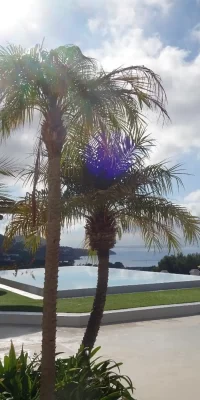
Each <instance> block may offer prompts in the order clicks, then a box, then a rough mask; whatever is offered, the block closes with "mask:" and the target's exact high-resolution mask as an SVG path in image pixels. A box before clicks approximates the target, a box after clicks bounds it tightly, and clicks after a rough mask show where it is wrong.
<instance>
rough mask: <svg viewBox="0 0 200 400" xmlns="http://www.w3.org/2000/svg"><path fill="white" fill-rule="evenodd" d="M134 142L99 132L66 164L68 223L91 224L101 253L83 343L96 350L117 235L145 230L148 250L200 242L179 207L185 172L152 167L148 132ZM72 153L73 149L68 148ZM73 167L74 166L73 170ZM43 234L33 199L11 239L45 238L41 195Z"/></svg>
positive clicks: (40, 196)
mask: <svg viewBox="0 0 200 400" xmlns="http://www.w3.org/2000/svg"><path fill="white" fill-rule="evenodd" d="M131 136H132V139H130V138H129V137H127V136H126V135H124V134H121V133H119V132H118V133H115V134H113V135H112V134H110V135H108V136H106V135H105V134H102V133H98V134H96V136H95V137H94V138H93V139H91V140H90V141H89V144H88V145H86V146H84V147H82V143H81V145H80V146H79V144H78V143H77V149H78V151H77V153H76V154H77V157H76V158H75V159H74V155H73V156H72V158H71V162H69V157H70V154H68V155H67V163H66V161H65V159H64V160H63V163H62V169H61V181H62V184H63V187H64V190H63V196H62V221H63V223H64V222H66V223H67V224H71V223H72V221H76V220H77V219H84V220H85V221H86V225H85V230H86V239H87V241H88V244H89V247H90V248H91V249H92V250H95V251H96V252H97V256H98V261H99V264H98V280H97V289H96V295H95V298H94V303H93V308H92V312H91V314H90V318H89V322H88V326H87V329H86V331H85V335H84V338H83V344H84V346H85V347H87V348H90V349H91V348H92V347H93V346H94V343H95V340H96V337H97V335H98V331H99V328H100V323H101V319H102V316H103V310H104V306H105V300H106V292H107V286H108V275H109V250H110V249H111V248H113V247H114V244H115V242H116V237H117V235H119V236H120V235H121V234H122V233H123V232H133V233H134V232H135V231H140V232H141V234H142V237H143V239H144V242H145V244H146V246H147V247H148V248H150V247H152V246H155V247H158V248H162V247H163V246H167V247H168V249H169V250H172V249H176V250H177V249H179V246H180V237H179V234H180V233H181V234H182V235H183V238H184V240H185V242H188V243H192V242H195V241H198V239H199V236H200V225H199V222H200V221H199V219H198V218H197V217H193V216H192V215H191V214H190V213H189V212H188V210H187V209H186V208H185V207H182V206H180V205H176V204H173V203H172V202H171V201H170V200H169V199H168V198H167V197H168V196H169V195H170V194H172V191H173V181H174V182H175V183H176V184H177V185H178V186H180V185H181V184H182V181H181V178H180V174H181V173H182V171H181V170H180V167H179V166H178V165H177V166H174V167H170V168H168V167H167V165H165V163H159V164H155V165H150V164H149V163H148V158H149V152H150V149H151V147H152V145H153V143H152V141H151V140H149V137H148V136H147V135H146V134H145V131H144V130H143V129H142V128H141V129H140V130H138V129H135V130H134V131H133V132H132V135H131ZM68 149H70V144H69V146H68ZM69 165H70V167H69ZM37 207H38V210H39V212H38V220H37V230H35V228H34V227H33V226H32V225H31V224H30V221H31V219H30V214H31V212H32V208H31V195H27V197H26V200H25V201H23V202H22V203H21V209H20V212H19V210H17V209H16V214H15V215H14V217H13V221H12V223H11V224H10V226H9V227H8V230H7V236H8V237H12V236H13V235H15V234H16V233H22V234H24V235H25V236H26V237H27V239H28V243H29V244H30V243H31V241H30V240H29V239H30V238H31V237H32V236H34V235H35V234H36V232H37V234H38V235H45V229H46V215H45V208H47V195H46V192H42V193H40V192H38V193H37Z"/></svg>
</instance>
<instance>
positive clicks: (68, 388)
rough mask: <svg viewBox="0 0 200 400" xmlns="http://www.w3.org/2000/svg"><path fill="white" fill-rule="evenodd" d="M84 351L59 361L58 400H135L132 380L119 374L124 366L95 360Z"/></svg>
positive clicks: (57, 366)
mask: <svg viewBox="0 0 200 400" xmlns="http://www.w3.org/2000/svg"><path fill="white" fill-rule="evenodd" d="M99 349H100V348H99V347H98V348H96V349H94V350H93V351H92V352H91V353H90V354H89V352H88V354H87V352H86V351H85V350H83V349H81V350H80V351H79V352H78V354H77V355H76V356H74V357H69V358H67V359H63V360H62V359H59V360H57V361H56V370H57V383H56V389H57V393H56V394H57V396H56V399H57V400H109V399H113V400H120V399H123V400H134V399H133V397H132V394H133V385H132V383H131V380H130V378H128V377H127V376H123V375H121V374H120V366H121V363H118V364H117V363H115V362H114V361H111V360H105V361H103V360H100V357H98V358H95V359H94V356H95V354H96V353H97V352H98V351H99Z"/></svg>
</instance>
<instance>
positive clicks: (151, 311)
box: [0, 302, 200, 328]
mask: <svg viewBox="0 0 200 400" xmlns="http://www.w3.org/2000/svg"><path fill="white" fill-rule="evenodd" d="M199 314H200V302H195V303H183V304H171V305H163V306H153V307H140V308H129V309H122V310H112V311H105V312H104V316H103V320H102V325H110V324H123V323H128V322H142V321H150V320H158V319H168V318H169V319H170V318H180V317H189V316H193V315H199ZM89 315H90V313H58V314H57V326H60V327H74V328H81V327H85V326H86V325H87V322H88V319H89ZM1 324H3V325H29V326H40V327H41V324H42V313H37V312H20V311H19V312H12V311H1V312H0V325H1Z"/></svg>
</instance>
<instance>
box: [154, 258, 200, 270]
mask: <svg viewBox="0 0 200 400" xmlns="http://www.w3.org/2000/svg"><path fill="white" fill-rule="evenodd" d="M199 265H200V253H193V254H188V255H186V256H184V255H183V253H178V254H177V255H170V256H165V257H163V258H162V259H161V260H160V261H159V263H158V270H159V271H163V270H167V271H168V272H170V273H172V274H186V275H188V274H189V273H190V271H191V269H195V268H197V267H198V266H199Z"/></svg>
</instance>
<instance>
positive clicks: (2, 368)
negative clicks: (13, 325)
mask: <svg viewBox="0 0 200 400" xmlns="http://www.w3.org/2000/svg"><path fill="white" fill-rule="evenodd" d="M39 385H40V373H39V362H38V359H37V358H34V359H33V360H29V357H28V353H24V351H23V347H22V350H21V353H20V355H19V357H17V356H16V353H15V349H14V346H13V343H12V342H11V347H10V351H9V354H8V355H5V356H4V360H3V362H2V361H0V400H36V399H38V393H39Z"/></svg>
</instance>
